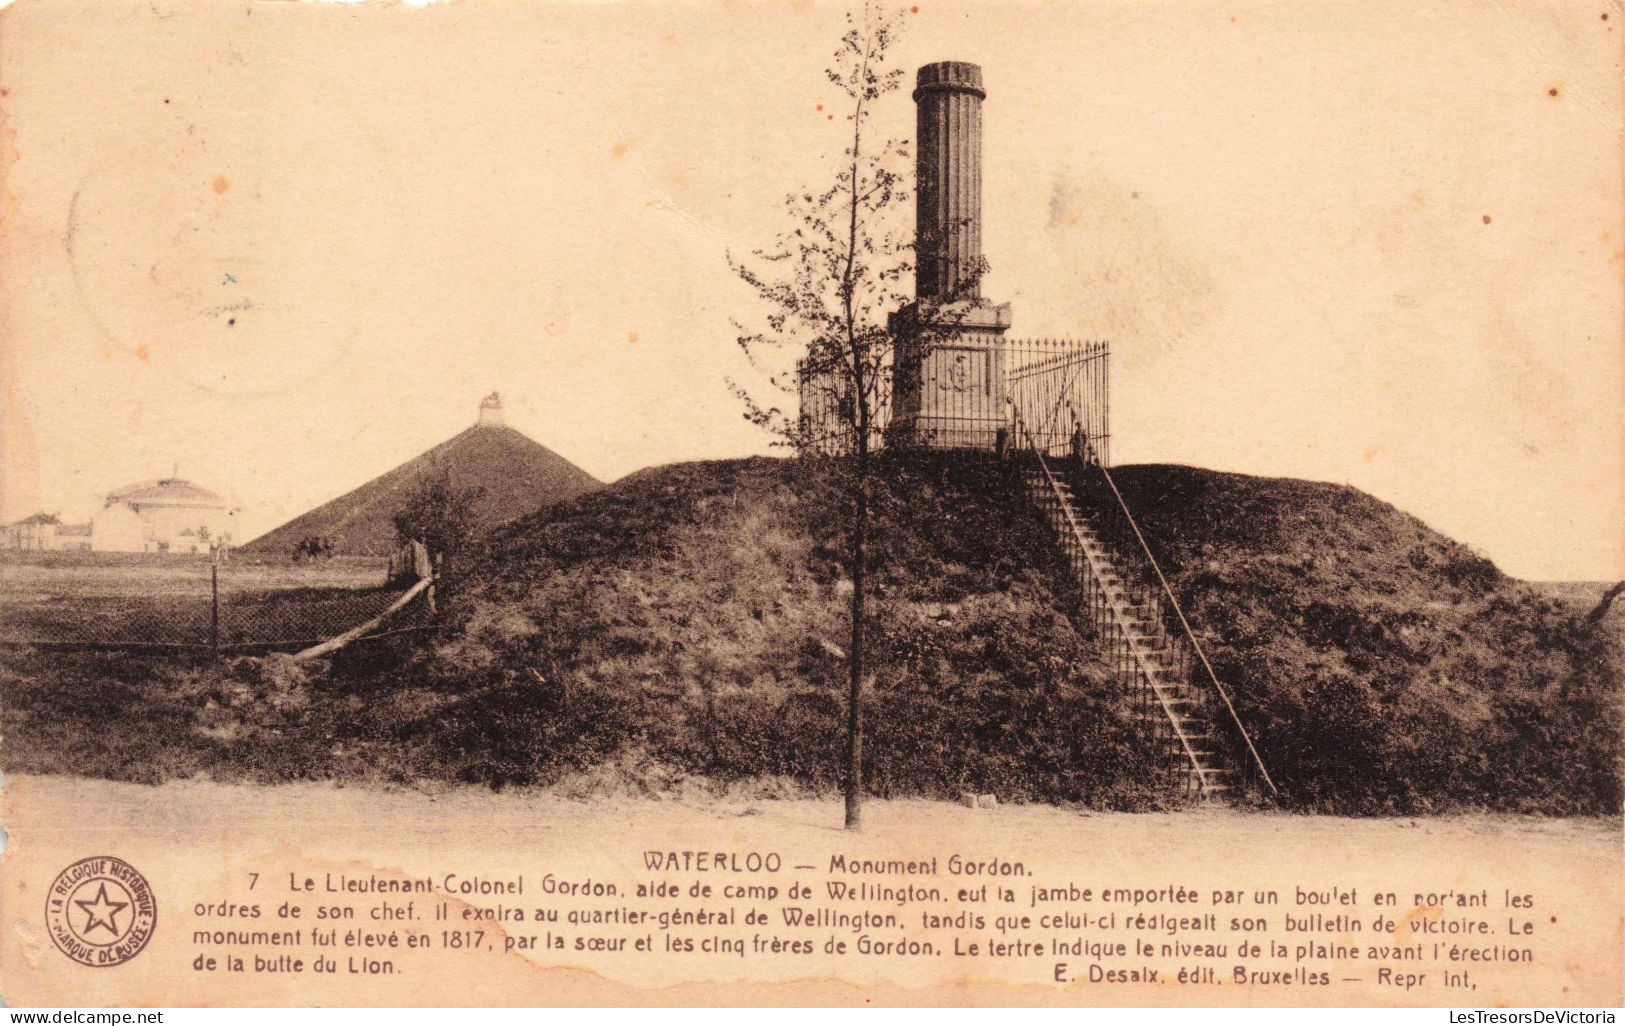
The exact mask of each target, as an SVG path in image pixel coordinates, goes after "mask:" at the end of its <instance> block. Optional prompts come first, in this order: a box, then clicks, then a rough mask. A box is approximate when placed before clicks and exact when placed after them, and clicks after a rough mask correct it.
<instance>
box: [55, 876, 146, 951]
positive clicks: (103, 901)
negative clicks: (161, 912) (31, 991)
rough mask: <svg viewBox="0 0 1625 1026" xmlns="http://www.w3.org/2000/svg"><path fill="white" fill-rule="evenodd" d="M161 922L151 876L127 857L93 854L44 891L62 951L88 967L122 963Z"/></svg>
mask: <svg viewBox="0 0 1625 1026" xmlns="http://www.w3.org/2000/svg"><path fill="white" fill-rule="evenodd" d="M157 925H158V903H157V901H156V900H155V899H154V898H153V895H152V886H151V885H150V884H148V883H147V878H146V877H144V876H142V875H141V874H140V873H139V872H137V871H136V868H135V867H134V866H132V865H130V864H129V863H128V862H125V861H124V860H123V859H118V858H114V857H113V856H111V855H93V856H91V857H90V858H86V859H80V860H79V861H78V862H75V863H74V864H73V865H71V866H69V867H68V868H67V869H64V870H63V871H62V872H60V873H58V874H57V876H56V879H55V880H53V881H52V882H51V889H50V890H48V891H47V892H46V893H45V926H46V929H48V930H49V931H50V933H51V940H53V941H55V942H56V946H57V947H58V948H59V949H61V951H62V953H63V954H64V955H67V956H68V957H69V958H71V959H73V960H74V961H75V962H78V963H79V964H80V965H88V966H110V965H121V964H123V963H125V962H128V961H129V960H130V959H132V958H134V957H135V956H136V955H138V954H140V953H141V949H142V948H144V947H146V946H147V941H149V940H151V939H152V932H153V929H154V928H155V927H156V926H157Z"/></svg>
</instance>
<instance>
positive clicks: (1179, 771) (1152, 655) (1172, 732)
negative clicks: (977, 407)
mask: <svg viewBox="0 0 1625 1026" xmlns="http://www.w3.org/2000/svg"><path fill="white" fill-rule="evenodd" d="M1025 481H1026V486H1027V492H1028V495H1029V496H1031V497H1032V499H1033V500H1034V502H1035V504H1036V505H1038V507H1039V509H1041V510H1043V511H1044V513H1045V514H1046V517H1047V519H1048V520H1049V524H1050V527H1051V528H1053V529H1054V530H1055V532H1056V534H1057V535H1058V536H1061V537H1062V538H1066V537H1070V538H1071V540H1072V542H1073V544H1070V545H1065V546H1064V548H1065V549H1066V550H1067V554H1068V559H1069V562H1070V564H1071V570H1072V573H1073V574H1074V575H1075V577H1076V578H1077V582H1078V584H1079V585H1080V586H1081V588H1082V589H1083V591H1084V593H1085V594H1087V595H1089V596H1090V598H1091V604H1092V606H1093V607H1094V609H1095V611H1096V614H1097V623H1098V625H1099V626H1100V628H1101V634H1102V636H1103V638H1105V639H1107V643H1106V645H1105V647H1106V649H1107V650H1108V652H1109V653H1110V655H1111V656H1112V661H1113V662H1114V663H1115V664H1118V665H1116V666H1115V667H1114V669H1116V670H1117V672H1118V675H1119V677H1126V678H1127V679H1126V681H1125V682H1126V683H1127V684H1128V691H1129V693H1130V694H1132V695H1134V696H1135V697H1136V698H1137V699H1138V706H1139V708H1138V709H1137V711H1136V714H1135V715H1136V717H1137V718H1138V719H1139V720H1140V721H1141V722H1142V723H1144V724H1145V725H1146V728H1147V729H1148V730H1149V731H1150V732H1151V734H1152V735H1153V736H1154V737H1155V738H1156V740H1157V742H1158V743H1159V744H1160V745H1161V747H1162V748H1163V749H1164V751H1163V760H1162V761H1163V765H1164V770H1165V771H1166V772H1169V773H1170V774H1171V775H1172V776H1174V778H1175V781H1176V784H1177V786H1178V788H1179V790H1182V791H1186V792H1192V793H1196V794H1200V795H1201V796H1203V797H1206V798H1219V797H1222V796H1224V795H1225V794H1226V793H1227V792H1229V791H1230V790H1231V789H1232V788H1233V787H1234V786H1235V784H1236V770H1235V767H1234V765H1233V762H1232V760H1231V759H1230V757H1229V755H1228V754H1227V753H1225V752H1224V751H1223V749H1222V747H1221V740H1220V738H1219V736H1218V734H1217V733H1216V731H1215V728H1214V726H1213V724H1212V723H1211V722H1210V720H1209V718H1208V714H1207V711H1206V709H1205V708H1204V706H1203V704H1202V702H1201V701H1200V696H1198V695H1196V694H1195V693H1194V692H1193V689H1192V688H1191V686H1190V685H1189V684H1187V683H1185V682H1183V681H1182V680H1180V679H1179V676H1178V674H1177V672H1176V671H1177V669H1178V661H1179V657H1178V654H1177V652H1176V648H1175V645H1174V644H1173V642H1172V639H1171V638H1169V636H1168V634H1167V632H1166V631H1165V630H1163V627H1162V624H1161V623H1160V621H1159V618H1158V616H1157V614H1156V612H1155V611H1154V610H1153V609H1152V608H1150V607H1149V606H1148V605H1147V604H1146V603H1144V602H1139V601H1136V600H1135V596H1134V595H1132V594H1131V592H1130V589H1129V587H1128V583H1127V581H1126V580H1125V576H1124V571H1123V569H1122V568H1121V567H1120V566H1119V565H1118V561H1117V559H1116V557H1114V556H1113V555H1112V553H1111V551H1110V550H1109V549H1108V548H1107V547H1106V544H1105V542H1103V541H1101V539H1100V538H1099V536H1098V535H1097V534H1096V533H1095V531H1094V528H1093V527H1092V526H1091V525H1090V522H1089V520H1088V518H1087V517H1085V516H1084V515H1083V513H1082V511H1081V510H1080V508H1079V506H1078V503H1077V500H1076V497H1075V495H1074V494H1073V491H1072V486H1071V485H1069V484H1067V483H1065V482H1063V481H1059V480H1056V479H1055V478H1053V477H1052V476H1051V475H1050V473H1049V472H1048V470H1047V469H1046V468H1045V467H1042V466H1040V467H1037V468H1033V469H1029V470H1028V471H1027V472H1026V474H1025Z"/></svg>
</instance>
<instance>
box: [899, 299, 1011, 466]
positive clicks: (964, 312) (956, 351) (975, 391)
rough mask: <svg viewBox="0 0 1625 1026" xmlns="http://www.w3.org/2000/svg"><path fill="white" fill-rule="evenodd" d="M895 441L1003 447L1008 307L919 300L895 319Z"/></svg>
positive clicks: (937, 446)
mask: <svg viewBox="0 0 1625 1026" xmlns="http://www.w3.org/2000/svg"><path fill="white" fill-rule="evenodd" d="M890 324H891V330H892V336H893V337H894V338H895V339H896V340H897V351H896V354H895V360H894V365H893V371H892V374H893V377H892V411H891V436H892V437H891V441H892V442H893V443H894V444H901V445H915V446H923V447H925V448H932V449H990V450H991V449H998V448H1000V447H1002V445H1003V444H1004V443H1005V441H1006V440H1007V439H1006V438H1005V432H1006V430H1007V428H1008V426H1009V414H1008V411H1007V410H1006V408H1005V406H1006V399H1007V397H1006V388H1005V367H1004V345H1003V335H1004V333H1005V331H1006V330H1008V329H1009V327H1010V304H1009V303H1001V304H998V305H994V304H991V303H987V302H985V301H983V300H980V299H976V300H966V301H962V302H958V303H928V302H925V301H919V302H914V303H910V304H909V305H907V306H905V307H903V308H902V309H901V310H898V311H897V312H896V313H894V314H892V315H891V320H890Z"/></svg>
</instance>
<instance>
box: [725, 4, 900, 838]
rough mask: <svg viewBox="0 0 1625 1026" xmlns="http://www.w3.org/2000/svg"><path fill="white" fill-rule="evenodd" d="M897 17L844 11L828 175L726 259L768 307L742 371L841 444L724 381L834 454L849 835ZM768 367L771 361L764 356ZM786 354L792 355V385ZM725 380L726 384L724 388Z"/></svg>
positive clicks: (892, 228) (884, 372)
mask: <svg viewBox="0 0 1625 1026" xmlns="http://www.w3.org/2000/svg"><path fill="white" fill-rule="evenodd" d="M901 18H902V12H901V11H900V10H897V11H886V10H882V9H880V8H877V7H874V6H872V5H870V4H865V6H864V8H863V10H862V12H861V13H858V14H852V13H849V14H848V15H847V18H846V21H847V30H846V33H845V34H844V35H843V36H842V37H841V43H840V46H839V48H838V49H837V50H836V52H835V56H834V59H833V61H832V63H831V65H830V66H829V68H827V69H826V71H825V74H826V76H827V77H828V79H829V81H830V83H831V84H832V85H834V86H835V87H836V88H837V89H838V90H840V93H841V95H843V96H844V97H845V101H844V107H845V113H844V116H845V118H846V121H847V127H848V130H849V133H848V142H847V144H846V148H845V150H844V151H843V152H842V154H841V155H840V157H839V158H838V159H837V160H836V161H835V163H834V166H832V167H831V169H830V173H831V181H830V182H829V184H828V185H827V186H825V187H823V188H822V189H817V190H815V189H812V188H808V189H805V190H803V191H801V192H798V193H792V194H791V195H790V196H788V197H787V198H786V199H785V213H786V215H787V220H788V221H789V224H790V227H788V228H787V229H786V230H785V231H784V232H783V233H782V234H781V235H780V236H779V237H778V239H777V240H776V241H775V243H774V244H773V245H772V246H771V247H768V248H765V249H761V250H757V251H754V252H753V253H752V254H751V256H750V258H749V259H748V260H744V261H739V260H734V259H733V258H732V256H730V258H729V262H730V264H731V265H732V266H733V268H734V271H735V272H736V273H737V274H738V275H739V277H740V278H742V279H743V280H744V281H745V282H746V283H748V284H749V285H750V286H751V287H752V288H754V289H755V291H756V293H757V295H758V297H760V299H761V301H762V302H763V304H764V305H765V306H766V307H768V313H767V314H766V315H765V326H763V327H760V328H757V329H751V328H747V327H746V326H744V325H743V324H740V323H739V322H737V321H736V322H735V327H736V328H737V329H738V331H739V336H738V342H739V345H740V347H741V348H742V349H744V351H745V352H746V354H747V355H748V356H749V357H750V358H751V360H752V363H753V364H754V365H755V366H757V367H766V369H768V371H769V375H768V376H769V381H770V382H771V384H772V386H773V387H774V388H775V389H777V390H778V391H780V392H783V393H787V392H789V391H790V390H791V389H792V388H795V387H799V388H800V391H801V398H802V402H803V404H804V405H805V403H806V402H808V401H809V398H810V399H811V401H814V402H818V403H822V404H824V405H825V407H826V408H828V409H829V410H830V411H831V412H833V414H834V421H835V423H836V424H838V428H839V432H840V434H841V435H842V437H841V438H839V439H836V440H834V445H833V446H832V445H831V441H832V440H831V439H829V438H819V437H814V434H815V432H817V431H818V430H819V427H820V424H818V423H809V422H808V421H807V419H806V418H805V417H798V418H796V419H794V420H792V419H791V418H790V417H789V416H787V415H786V414H784V413H783V412H782V411H781V410H780V409H779V408H778V407H777V406H773V405H764V404H763V403H762V402H760V401H759V400H757V399H756V398H755V397H753V396H752V395H751V394H750V393H749V392H748V391H747V390H746V389H744V388H742V387H740V386H739V385H737V384H734V390H735V392H736V393H737V394H738V395H739V397H740V399H741V400H742V401H743V402H744V404H745V416H746V417H747V419H749V420H751V421H752V422H753V423H755V424H758V425H760V426H761V427H764V428H766V429H768V430H770V431H772V432H774V433H775V434H776V435H778V436H779V437H780V438H781V439H782V440H784V441H785V442H787V443H788V444H791V445H794V446H797V447H798V448H800V449H801V450H802V451H804V452H805V451H819V452H830V451H835V452H838V453H839V454H840V455H839V458H838V459H836V460H833V461H831V463H832V465H833V466H835V467H836V468H837V471H838V472H839V473H841V474H842V476H843V477H844V478H845V482H846V484H847V486H848V494H849V496H850V506H849V512H850V516H849V520H848V523H847V524H846V525H845V527H846V533H847V539H848V544H847V547H846V563H847V566H846V570H847V574H848V576H849V577H850V579H851V582H852V594H851V638H850V644H849V647H848V649H847V652H846V661H847V678H848V696H847V753H846V755H847V765H846V781H845V791H846V826H847V829H849V830H855V829H857V828H858V827H859V825H860V824H861V821H862V805H863V681H864V673H865V670H864V626H865V624H864V617H865V609H864V603H865V600H866V596H867V583H866V578H867V573H866V571H867V569H868V567H867V562H868V545H869V531H870V518H871V489H872V487H873V472H874V467H873V451H872V450H873V449H874V447H875V444H876V442H877V440H878V433H879V431H880V430H881V429H882V428H883V427H884V420H883V418H884V414H885V410H886V408H887V404H888V402H889V399H890V389H891V374H890V373H889V369H890V365H891V361H892V354H893V337H892V334H891V332H890V331H889V330H888V328H887V322H886V317H887V314H888V312H889V311H892V310H896V309H898V308H899V307H900V306H902V305H903V304H904V303H905V302H907V300H908V298H909V297H908V296H907V295H906V294H905V293H904V291H903V284H904V282H905V281H906V280H907V279H908V277H909V275H910V274H911V273H912V271H913V263H912V254H911V240H910V238H909V235H908V232H907V227H908V226H907V223H906V217H905V216H904V215H905V213H906V212H905V209H904V207H905V202H906V200H907V195H906V192H905V185H904V181H905V179H904V175H903V171H902V170H901V169H902V168H905V167H906V162H907V157H908V154H907V151H906V145H905V143H904V142H903V141H902V140H900V139H892V138H887V139H884V140H876V139H875V138H874V137H873V132H872V130H871V126H870V122H871V118H872V117H873V115H874V110H875V107H876V105H877V103H878V101H879V100H880V99H881V97H883V96H885V95H886V94H888V93H891V92H893V91H894V90H896V89H897V87H898V85H899V83H900V82H901V80H902V75H903V72H902V70H901V69H897V68H892V67H890V66H889V65H888V61H887V57H888V51H889V50H890V49H891V47H892V46H893V45H894V44H895V42H896V40H897V37H898V33H899V30H900V28H901ZM775 355H777V356H778V357H779V359H778V360H777V361H775V360H774V359H773V357H774V356H775ZM786 355H789V356H797V357H799V358H800V360H799V364H798V366H797V371H798V372H799V373H797V374H795V375H794V376H792V372H791V371H790V370H789V369H788V367H787V366H786V363H787V360H786V359H785V357H786ZM730 384H733V383H732V382H730Z"/></svg>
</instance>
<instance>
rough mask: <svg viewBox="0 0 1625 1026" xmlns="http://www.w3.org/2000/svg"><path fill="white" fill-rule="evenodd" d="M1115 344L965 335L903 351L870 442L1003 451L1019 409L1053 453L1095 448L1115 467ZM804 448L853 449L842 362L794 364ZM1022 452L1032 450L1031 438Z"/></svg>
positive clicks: (875, 413)
mask: <svg viewBox="0 0 1625 1026" xmlns="http://www.w3.org/2000/svg"><path fill="white" fill-rule="evenodd" d="M1110 355H1111V354H1110V347H1109V345H1108V344H1107V343H1106V342H1101V341H1077V340H1072V339H1007V338H999V337H996V336H981V337H978V336H975V335H972V334H969V333H967V334H965V335H962V336H954V337H951V338H948V339H946V340H944V341H941V342H937V343H933V344H931V345H929V346H926V347H924V348H923V349H922V350H921V351H919V352H910V351H908V350H907V349H902V350H900V351H899V355H898V359H897V361H896V363H895V365H894V367H888V368H885V369H884V371H883V373H886V374H887V375H888V377H889V379H888V381H886V382H884V384H886V385H888V386H890V387H886V388H883V389H880V390H878V391H877V394H876V395H875V397H873V399H872V400H871V405H872V407H873V408H872V409H871V411H870V412H871V421H870V425H869V444H870V448H871V449H879V448H881V447H883V446H891V447H905V446H918V447H923V448H930V449H949V450H969V451H983V452H1001V451H1003V450H1004V449H1005V448H1006V447H1007V446H1009V445H1010V444H1012V442H1013V440H1014V433H1015V417H1016V411H1017V410H1020V411H1022V416H1023V417H1024V427H1025V430H1026V432H1027V433H1028V434H1029V435H1030V436H1031V438H1032V439H1033V441H1032V443H1031V444H1033V445H1036V446H1039V447H1041V448H1042V449H1043V450H1044V452H1045V453H1046V454H1048V455H1063V454H1066V453H1072V452H1079V451H1082V450H1083V449H1084V448H1086V447H1087V448H1088V449H1089V450H1090V451H1092V452H1093V453H1094V454H1095V457H1094V458H1096V459H1101V460H1105V461H1107V463H1108V465H1109V462H1110V454H1111V431H1110V423H1111V411H1110V408H1109V404H1108V395H1109V392H1110V388H1111V381H1110V370H1109V367H1110ZM796 370H797V385H798V399H799V402H800V419H799V422H798V439H797V442H798V446H799V448H800V449H801V451H802V452H804V453H809V454H815V455H821V456H832V455H841V454H843V453H849V452H852V451H854V449H855V448H856V445H855V442H856V432H857V415H858V412H859V411H858V408H857V405H856V403H855V402H854V401H853V399H852V380H851V378H852V376H851V374H850V372H849V371H848V370H847V369H846V368H845V367H843V366H841V365H840V364H839V362H838V361H823V362H809V361H806V360H803V361H801V362H800V363H799V364H798V365H797V368H796ZM1022 444H1023V445H1025V444H1028V443H1026V442H1025V441H1023V442H1022Z"/></svg>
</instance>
